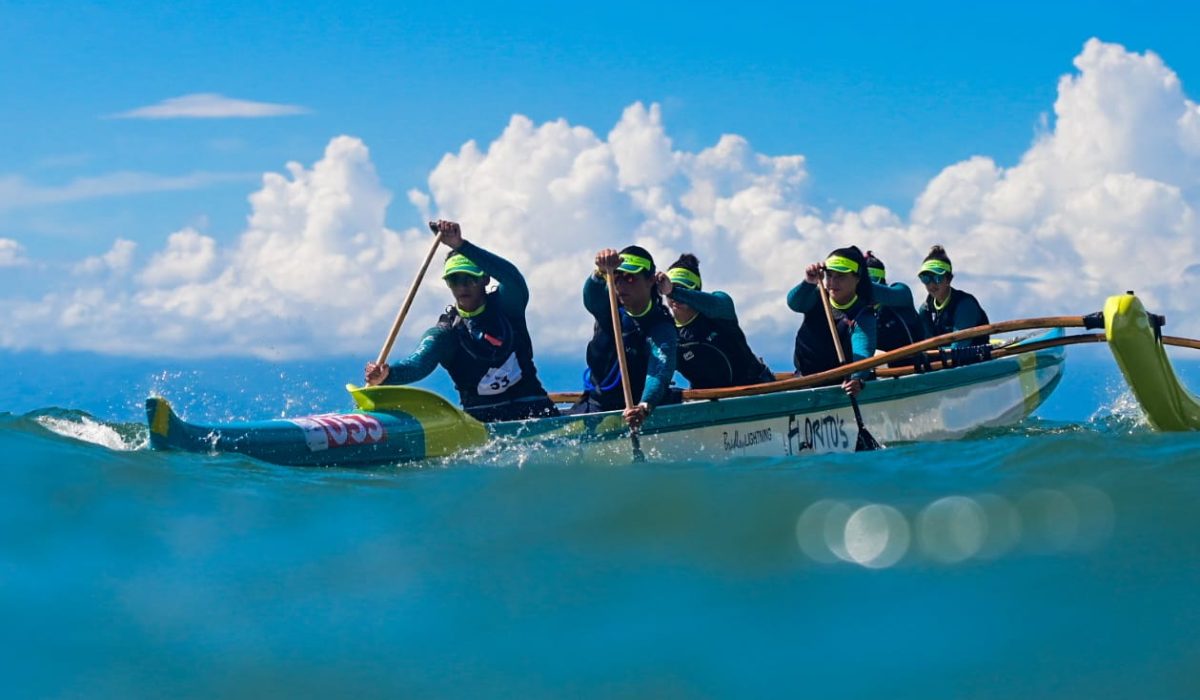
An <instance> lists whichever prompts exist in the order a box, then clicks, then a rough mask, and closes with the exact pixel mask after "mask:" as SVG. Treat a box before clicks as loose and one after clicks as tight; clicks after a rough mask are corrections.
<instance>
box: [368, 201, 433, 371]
mask: <svg viewBox="0 0 1200 700" xmlns="http://www.w3.org/2000/svg"><path fill="white" fill-rule="evenodd" d="M429 229H430V230H431V231H433V232H434V233H436V234H437V235H436V236H434V238H433V245H431V246H429V252H428V253H426V254H425V262H423V263H421V269H420V270H418V271H417V277H416V279H414V280H413V281H412V286H411V287H409V288H408V296H406V297H405V298H404V304H403V305H402V306H401V307H400V313H398V314H396V320H395V321H394V322H393V323H392V330H391V331H389V332H388V337H387V340H385V341H384V343H383V349H381V350H380V351H379V358H378V359H377V360H375V364H377V365H382V364H383V363H384V362H387V357H388V354H389V353H391V351H392V344H393V343H395V342H396V335H397V334H399V333H400V324H402V323H404V317H405V316H407V315H408V308H409V307H410V306H412V303H413V299H415V298H416V296H417V287H420V286H421V280H423V279H424V278H425V271H426V270H428V269H429V262H430V261H431V260H433V254H434V253H436V252H437V249H438V246H439V245H441V243H442V232H441V231H439V230H438V227H437V222H435V221H430V222H429Z"/></svg>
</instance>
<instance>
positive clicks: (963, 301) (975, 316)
mask: <svg viewBox="0 0 1200 700" xmlns="http://www.w3.org/2000/svg"><path fill="white" fill-rule="evenodd" d="M950 294H951V295H955V294H957V295H960V296H961V298H960V299H959V300H958V305H957V306H956V307H954V318H953V319H952V321H953V323H952V324H951V325H952V326H953V327H952V329H951V330H955V331H961V330H966V329H968V328H974V327H976V326H982V325H984V324H986V323H987V322H988V317H987V314H985V313H984V312H983V307H981V306H980V305H979V300H977V299H976V298H975V297H974V296H971V295H970V294H965V293H963V292H960V291H959V290H957V289H955V288H953V287H951V288H950ZM946 303H950V299H949V298H947V299H946ZM932 304H933V299H932V298H929V297H926V300H925V303H924V304H921V309H920V311H919V312H918V315H919V316H920V317H921V324H922V325H923V326H924V328H925V337H926V338H932V337H934V336H935V335H937V334H938V332H937V329H935V328H934V327H933V326H932V325H930V323H929V317H928V315H927V314H926V311H927V310H928V308H929V307H930V306H931V305H932ZM978 342H980V340H979V339H977V338H968V339H966V340H956V341H955V342H953V343H951V344H950V347H951V348H966V347H970V346H972V345H974V344H976V343H978Z"/></svg>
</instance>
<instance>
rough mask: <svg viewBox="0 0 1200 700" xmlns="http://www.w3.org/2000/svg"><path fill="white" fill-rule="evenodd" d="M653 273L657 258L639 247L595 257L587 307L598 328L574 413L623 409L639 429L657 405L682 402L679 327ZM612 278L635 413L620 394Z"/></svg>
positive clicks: (585, 287)
mask: <svg viewBox="0 0 1200 700" xmlns="http://www.w3.org/2000/svg"><path fill="white" fill-rule="evenodd" d="M654 273H655V268H654V258H652V257H650V253H648V252H646V249H645V248H642V247H640V246H635V245H631V246H628V247H626V248H624V249H622V250H621V251H620V252H617V251H616V250H613V249H612V248H605V249H604V250H601V251H600V252H598V253H596V270H595V272H593V273H592V274H591V275H589V276H588V278H587V280H586V281H585V282H584V283H583V306H584V308H585V309H587V310H588V313H590V314H591V315H592V317H593V318H594V319H595V320H596V323H595V326H594V329H593V332H592V339H591V340H590V341H588V345H587V370H585V371H584V373H583V384H584V396H583V398H582V399H580V400H579V403H577V404H575V406H574V407H573V408H572V409H571V412H572V413H593V412H596V411H615V410H619V409H625V413H624V416H625V421H626V422H627V423H629V425H630V426H632V427H637V426H639V425H641V424H642V422H643V421H644V420H645V419H646V417H647V416H649V415H650V413H651V412H652V411H653V410H654V408H655V407H656V406H658V405H659V404H662V403H668V402H671V401H676V400H678V398H677V396H676V394H675V393H674V392H672V391H671V390H670V386H671V378H672V377H673V376H674V375H675V354H676V347H677V345H678V340H677V336H676V334H675V323H674V321H672V320H671V315H670V314H669V313H667V310H666V308H665V307H664V306H663V303H662V299H661V298H660V297H659V294H658V289H657V288H656V286H655V284H656V283H655V274H654ZM610 275H611V276H612V278H613V280H614V285H613V286H614V291H615V292H616V296H617V303H618V305H619V307H620V308H619V312H620V319H621V336H622V342H623V343H624V345H625V358H626V362H627V363H628V366H629V384H630V388H631V389H632V393H633V396H634V399H635V400H637V401H638V403H637V405H635V406H633V407H632V408H626V407H625V397H624V391H623V389H622V388H621V368H620V364H619V363H618V361H617V348H616V343H615V341H614V339H613V330H612V328H613V324H612V316H611V311H610V310H609V304H608V286H607V283H606V281H605V280H606V279H607V278H608V276H610ZM639 397H640V398H639Z"/></svg>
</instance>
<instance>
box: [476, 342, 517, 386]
mask: <svg viewBox="0 0 1200 700" xmlns="http://www.w3.org/2000/svg"><path fill="white" fill-rule="evenodd" d="M519 381H521V363H519V362H517V353H515V352H514V353H511V354H510V355H509V356H508V359H507V360H505V361H504V364H502V365H500V366H499V367H492V368H490V369H488V371H487V374H484V375H483V379H480V380H479V386H477V387H475V391H477V392H479V395H480V396H495V395H496V394H503V393H504V392H505V391H508V387H510V386H512V385H513V384H516V383H517V382H519Z"/></svg>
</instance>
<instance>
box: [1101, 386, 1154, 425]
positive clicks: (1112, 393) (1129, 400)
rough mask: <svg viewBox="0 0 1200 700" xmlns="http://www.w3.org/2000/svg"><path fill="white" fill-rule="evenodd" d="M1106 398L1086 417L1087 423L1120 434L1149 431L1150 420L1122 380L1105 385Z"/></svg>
mask: <svg viewBox="0 0 1200 700" xmlns="http://www.w3.org/2000/svg"><path fill="white" fill-rule="evenodd" d="M1105 393H1106V400H1105V402H1104V403H1103V404H1101V405H1100V407H1099V408H1097V409H1096V410H1095V411H1094V412H1093V413H1092V415H1091V416H1090V417H1089V418H1088V424H1089V425H1092V426H1095V427H1096V428H1097V429H1098V430H1101V431H1103V432H1108V433H1117V434H1121V435H1133V434H1136V433H1145V432H1150V431H1152V430H1153V428H1151V427H1150V422H1149V421H1148V420H1147V419H1146V413H1145V412H1144V411H1143V410H1142V406H1141V404H1140V403H1138V400H1137V397H1135V396H1134V395H1133V391H1131V390H1130V389H1129V386H1128V385H1127V384H1125V382H1124V381H1117V382H1110V383H1109V384H1108V385H1107V386H1106V387H1105Z"/></svg>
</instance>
